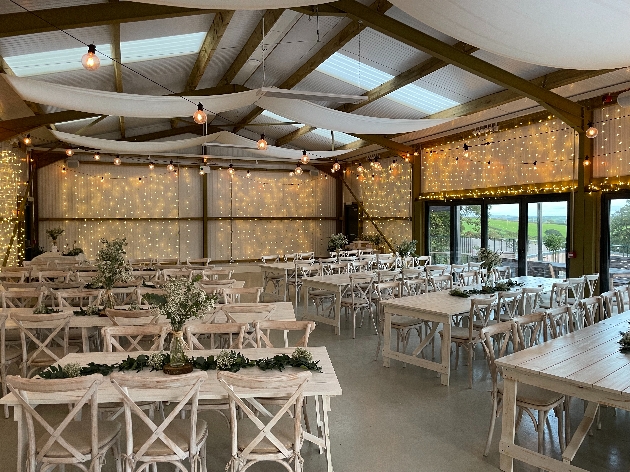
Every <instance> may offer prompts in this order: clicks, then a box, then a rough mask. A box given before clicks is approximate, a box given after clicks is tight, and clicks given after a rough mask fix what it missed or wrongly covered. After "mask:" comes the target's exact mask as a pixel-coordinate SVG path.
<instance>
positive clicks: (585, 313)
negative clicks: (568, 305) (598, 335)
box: [572, 297, 603, 331]
mask: <svg viewBox="0 0 630 472" xmlns="http://www.w3.org/2000/svg"><path fill="white" fill-rule="evenodd" d="M572 311H573V323H574V326H573V330H574V331H576V330H578V329H582V328H585V327H587V326H592V325H594V324H595V323H597V322H598V321H600V320H601V319H603V315H602V312H603V306H602V299H601V297H590V298H583V299H582V300H580V301H579V302H577V303H576V304H575V305H574V306H573V309H572Z"/></svg>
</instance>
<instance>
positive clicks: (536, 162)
mask: <svg viewBox="0 0 630 472" xmlns="http://www.w3.org/2000/svg"><path fill="white" fill-rule="evenodd" d="M536 164H538V161H534V170H536V169H537V167H536Z"/></svg>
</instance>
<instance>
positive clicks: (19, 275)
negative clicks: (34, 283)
mask: <svg viewBox="0 0 630 472" xmlns="http://www.w3.org/2000/svg"><path fill="white" fill-rule="evenodd" d="M29 273H30V271H28V270H27V271H24V270H22V271H19V272H18V271H9V272H5V271H4V269H3V271H2V272H0V283H1V282H10V283H23V282H24V281H25V280H26V278H27V277H28V274H29Z"/></svg>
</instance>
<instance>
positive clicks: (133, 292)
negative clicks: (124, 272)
mask: <svg viewBox="0 0 630 472" xmlns="http://www.w3.org/2000/svg"><path fill="white" fill-rule="evenodd" d="M137 290H138V287H114V288H112V289H111V294H112V297H114V304H115V305H116V306H122V305H131V304H134V303H137V302H138V292H137Z"/></svg>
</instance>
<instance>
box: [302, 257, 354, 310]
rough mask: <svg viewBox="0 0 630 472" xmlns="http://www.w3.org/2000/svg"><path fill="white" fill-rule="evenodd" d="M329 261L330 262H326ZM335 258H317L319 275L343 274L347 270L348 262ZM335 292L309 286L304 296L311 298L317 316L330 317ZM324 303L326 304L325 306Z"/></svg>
mask: <svg viewBox="0 0 630 472" xmlns="http://www.w3.org/2000/svg"><path fill="white" fill-rule="evenodd" d="M328 261H330V262H328ZM336 261H337V260H336V259H334V258H331V259H320V260H319V275H334V274H345V273H347V272H348V271H349V267H350V263H349V262H342V263H337V262H336ZM336 295H337V292H334V291H332V290H325V289H315V288H310V289H309V291H308V293H307V294H306V296H307V297H308V300H313V304H314V305H315V313H316V315H317V316H327V317H329V318H330V317H332V313H333V310H334V307H335V305H334V303H333V302H334V301H335V296H336ZM326 303H328V306H327V307H326V306H325V305H326ZM320 310H321V315H320Z"/></svg>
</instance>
